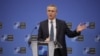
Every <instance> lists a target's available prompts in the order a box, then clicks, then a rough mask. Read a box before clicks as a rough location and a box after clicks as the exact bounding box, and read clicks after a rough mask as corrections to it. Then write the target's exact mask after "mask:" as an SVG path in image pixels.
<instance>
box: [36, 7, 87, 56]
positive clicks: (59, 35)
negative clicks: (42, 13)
mask: <svg viewBox="0 0 100 56" xmlns="http://www.w3.org/2000/svg"><path fill="white" fill-rule="evenodd" d="M56 15H57V7H56V6H55V5H49V6H47V16H48V19H47V20H44V21H42V22H41V23H40V27H39V31H38V40H39V41H47V42H49V41H50V40H51V39H52V40H53V41H57V42H59V43H60V44H61V46H62V48H56V49H55V50H54V56H67V51H66V42H65V35H67V36H68V37H71V38H72V37H75V36H78V35H80V32H81V31H82V30H84V29H85V28H86V26H85V25H80V24H79V25H78V27H77V28H76V30H75V31H71V30H70V29H69V28H68V26H67V25H66V23H65V22H64V21H62V20H59V19H57V18H56ZM52 37H53V38H52Z"/></svg>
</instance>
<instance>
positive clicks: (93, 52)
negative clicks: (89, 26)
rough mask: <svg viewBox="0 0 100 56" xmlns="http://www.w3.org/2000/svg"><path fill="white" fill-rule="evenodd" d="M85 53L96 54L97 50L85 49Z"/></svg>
mask: <svg viewBox="0 0 100 56" xmlns="http://www.w3.org/2000/svg"><path fill="white" fill-rule="evenodd" d="M84 52H85V53H87V54H95V53H96V50H95V48H84Z"/></svg>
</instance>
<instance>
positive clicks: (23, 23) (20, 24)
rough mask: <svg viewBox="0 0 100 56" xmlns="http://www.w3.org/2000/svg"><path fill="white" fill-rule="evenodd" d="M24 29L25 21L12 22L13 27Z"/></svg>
mask: <svg viewBox="0 0 100 56" xmlns="http://www.w3.org/2000/svg"><path fill="white" fill-rule="evenodd" d="M18 28H19V29H26V23H25V22H16V23H15V24H14V29H18Z"/></svg>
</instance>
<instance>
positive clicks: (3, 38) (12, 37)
mask: <svg viewBox="0 0 100 56" xmlns="http://www.w3.org/2000/svg"><path fill="white" fill-rule="evenodd" d="M13 39H14V36H13V35H12V34H10V35H2V38H1V41H13Z"/></svg>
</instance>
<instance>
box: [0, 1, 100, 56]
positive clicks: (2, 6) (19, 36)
mask: <svg viewBox="0 0 100 56" xmlns="http://www.w3.org/2000/svg"><path fill="white" fill-rule="evenodd" d="M49 4H55V5H56V6H57V7H58V14H57V18H59V19H61V20H65V21H66V22H72V29H71V30H74V29H76V27H77V25H78V24H79V23H80V22H95V28H94V29H86V30H84V31H83V32H82V35H84V40H83V41H76V40H74V41H73V39H70V38H66V44H67V47H71V48H72V54H68V55H69V56H91V55H93V56H100V41H99V40H100V25H99V21H100V0H0V24H1V25H0V27H1V28H0V50H1V51H0V52H1V54H0V56H32V51H31V48H30V47H29V46H28V44H27V41H26V36H27V35H29V34H30V33H31V31H32V29H33V28H34V27H36V26H37V25H38V24H39V22H40V21H43V20H45V19H47V15H46V7H47V5H49ZM21 22H22V24H25V25H24V27H25V28H24V29H23V28H22V29H20V28H17V27H18V26H19V25H20V24H21ZM32 34H35V35H36V34H37V29H36V30H34V31H33V32H32ZM8 35H13V41H6V40H5V39H6V38H7V36H8ZM66 37H67V36H66ZM98 39H99V40H98ZM19 47H25V48H26V49H25V51H26V52H25V53H23V54H21V53H16V52H17V51H18V50H16V49H17V48H19ZM85 48H86V49H87V51H89V50H88V48H95V54H88V52H87V51H86V50H84V49H85Z"/></svg>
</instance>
